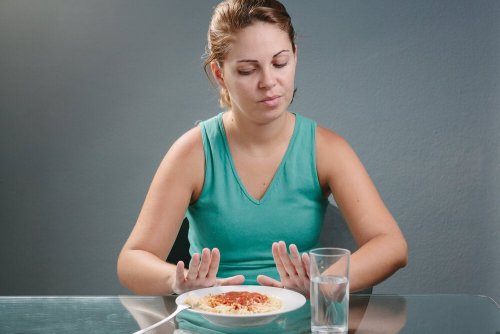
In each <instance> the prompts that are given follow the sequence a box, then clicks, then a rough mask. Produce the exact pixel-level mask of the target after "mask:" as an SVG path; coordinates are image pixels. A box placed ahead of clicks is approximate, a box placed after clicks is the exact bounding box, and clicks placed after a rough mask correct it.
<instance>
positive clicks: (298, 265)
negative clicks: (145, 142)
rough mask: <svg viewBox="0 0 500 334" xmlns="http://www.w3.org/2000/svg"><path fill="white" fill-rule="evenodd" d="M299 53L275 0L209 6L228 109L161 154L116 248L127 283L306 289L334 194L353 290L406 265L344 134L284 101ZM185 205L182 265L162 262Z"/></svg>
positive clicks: (162, 287) (401, 242) (142, 290)
mask: <svg viewBox="0 0 500 334" xmlns="http://www.w3.org/2000/svg"><path fill="white" fill-rule="evenodd" d="M296 63H297V47H296V45H295V33H294V29H293V26H292V24H291V20H290V17H289V15H288V13H287V12H286V9H285V8H284V7H283V5H282V4H281V3H279V2H278V1H276V0H262V1H259V0H252V1H248V0H227V1H223V2H222V3H220V4H219V5H218V6H217V7H216V8H215V10H214V14H213V16H212V20H211V23H210V26H209V31H208V47H207V57H206V60H205V68H206V69H207V68H210V72H211V74H212V75H213V78H214V79H215V80H216V82H217V84H218V85H219V87H220V101H221V105H222V106H223V107H224V108H226V109H227V110H226V111H225V112H221V113H220V114H219V115H217V116H215V117H213V118H211V119H209V120H207V121H204V122H202V123H201V124H199V126H197V127H195V128H193V129H191V130H189V131H188V132H187V133H185V134H184V135H183V136H181V137H180V138H179V139H178V140H177V141H176V142H175V143H174V144H173V145H172V147H171V148H170V150H169V151H168V153H167V154H166V156H165V158H164V160H163V161H162V163H161V164H160V166H159V168H158V171H157V173H156V175H155V177H154V179H153V182H152V184H151V187H150V190H149V192H148V194H147V197H146V200H145V202H144V206H143V208H142V210H141V213H140V215H139V217H138V220H137V223H136V226H135V227H134V229H133V231H132V233H131V235H130V237H129V239H128V240H127V242H126V244H125V245H124V247H123V250H122V252H121V253H120V256H119V259H118V275H119V278H120V280H121V282H122V284H123V285H124V286H126V287H127V288H129V289H131V290H132V291H134V292H136V293H138V294H154V295H164V294H169V293H183V292H185V291H189V290H192V289H197V288H202V287H209V286H214V285H232V284H244V283H245V284H256V283H257V282H258V283H259V284H262V285H268V286H273V287H285V288H288V289H294V290H297V291H300V292H302V293H303V294H304V295H306V296H307V295H309V276H308V265H309V257H308V255H307V251H308V250H310V249H311V248H313V247H317V246H318V240H319V233H320V229H321V226H322V222H323V218H324V214H325V209H326V206H327V203H328V201H327V198H328V196H329V195H330V194H332V195H333V197H334V198H335V200H336V202H337V204H338V205H339V208H340V209H341V211H342V213H343V215H344V217H345V218H346V221H347V223H348V225H349V229H350V230H351V232H352V234H353V236H354V239H355V240H356V242H357V244H358V245H359V249H358V250H357V251H356V252H355V253H353V255H352V258H351V270H350V288H351V291H356V290H361V289H364V288H367V287H371V286H373V285H374V284H376V283H378V282H380V281H382V280H384V279H386V278H387V277H389V276H390V275H391V274H392V273H394V272H395V271H396V270H397V269H399V268H400V267H402V266H404V265H406V261H407V245H406V242H405V239H404V237H403V236H402V234H401V232H400V230H399V228H398V226H397V223H396V222H395V220H394V218H393V217H392V215H391V214H390V212H389V211H388V209H387V208H386V206H385V205H384V203H383V201H382V199H381V198H380V196H379V194H378V192H377V190H376V189H375V187H374V185H373V183H372V181H371V180H370V178H369V176H368V174H367V172H366V171H365V169H364V167H363V165H362V164H361V162H360V160H359V159H358V157H357V156H356V154H355V153H354V151H353V150H352V148H351V147H350V146H349V144H348V143H347V142H346V141H345V140H344V139H343V138H341V137H340V136H339V135H338V134H336V133H334V132H332V131H330V130H328V129H325V128H322V127H320V126H318V125H316V123H315V122H314V121H312V120H310V119H308V118H305V117H303V116H301V115H300V114H294V113H291V112H289V111H288V107H289V105H290V104H291V102H292V100H293V97H294V91H295V88H294V77H295V67H296ZM185 216H186V217H187V218H188V220H189V222H190V224H189V226H190V228H189V240H190V244H191V248H190V253H191V255H192V260H191V263H190V264H189V268H186V264H184V263H183V262H182V261H180V262H179V263H177V264H176V265H175V264H170V263H166V262H165V258H166V257H167V255H168V254H169V252H170V250H171V248H172V245H173V243H174V241H175V239H176V236H177V233H178V231H179V228H180V226H181V223H182V221H183V218H184V217H185ZM287 244H289V247H287Z"/></svg>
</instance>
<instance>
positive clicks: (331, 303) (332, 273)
mask: <svg viewBox="0 0 500 334" xmlns="http://www.w3.org/2000/svg"><path fill="white" fill-rule="evenodd" d="M350 256H351V252H350V251H349V250H347V249H343V248H316V249H312V250H311V251H310V252H309V257H310V259H311V263H310V278H311V331H312V332H313V333H347V331H348V324H349V261H350Z"/></svg>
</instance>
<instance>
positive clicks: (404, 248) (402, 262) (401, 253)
mask: <svg viewBox="0 0 500 334" xmlns="http://www.w3.org/2000/svg"><path fill="white" fill-rule="evenodd" d="M396 254H397V258H396V270H397V269H401V268H404V267H406V266H407V265H408V243H407V242H406V240H405V238H404V237H403V236H401V240H400V242H399V245H398V248H397V251H396Z"/></svg>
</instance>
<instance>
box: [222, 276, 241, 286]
mask: <svg viewBox="0 0 500 334" xmlns="http://www.w3.org/2000/svg"><path fill="white" fill-rule="evenodd" d="M243 282H245V276H243V275H236V276H231V277H227V278H221V279H218V280H217V283H216V285H241V284H243Z"/></svg>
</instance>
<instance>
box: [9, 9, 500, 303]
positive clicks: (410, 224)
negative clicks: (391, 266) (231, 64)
mask: <svg viewBox="0 0 500 334" xmlns="http://www.w3.org/2000/svg"><path fill="white" fill-rule="evenodd" d="M285 3H286V4H287V6H288V9H289V11H290V13H291V15H292V17H293V20H294V21H293V22H294V25H295V28H296V30H297V33H298V47H299V51H298V52H299V53H298V56H299V62H298V68H297V80H296V85H297V87H298V93H297V96H296V99H295V101H294V104H293V106H292V108H291V109H292V110H293V111H295V112H299V113H302V114H303V115H305V116H307V117H311V118H314V119H316V120H317V121H318V122H319V123H320V124H322V125H324V126H326V127H329V128H331V129H333V130H335V131H337V132H339V133H340V134H341V135H343V136H344V137H345V138H347V140H349V141H350V143H351V144H352V146H353V147H354V149H355V150H356V151H357V152H358V154H359V156H360V158H361V159H362V161H363V162H364V163H365V165H366V167H367V169H368V171H369V172H370V174H371V176H372V178H373V180H374V182H375V184H376V185H377V187H378V189H379V191H380V193H381V194H382V196H383V198H384V199H385V201H386V204H387V205H388V207H389V208H390V209H391V211H392V212H393V214H394V216H395V217H396V219H397V220H398V222H399V224H400V226H401V228H402V230H403V232H404V233H405V235H406V237H407V239H408V242H409V246H410V262H409V265H408V267H407V268H405V269H404V270H402V271H400V272H399V273H397V274H396V275H395V276H393V277H392V278H390V279H389V280H387V281H386V282H384V283H382V284H381V285H379V286H377V287H376V288H375V292H377V293H386V292H394V293H474V294H486V295H489V296H493V297H495V298H497V299H498V297H500V260H499V259H500V247H499V246H498V244H499V240H500V234H499V230H500V210H499V208H498V207H499V205H498V204H500V203H499V202H500V200H499V199H500V177H499V176H500V150H499V148H500V145H499V143H500V110H499V109H500V108H499V107H500V87H499V83H500V2H499V1H493V0H492V1H472V0H470V1H462V0H453V1H451V0H450V1H434V0H432V1H430V0H423V1H409V0H408V1H389V0H384V1H330V0H317V1H298V0H297V1H286V2H285ZM214 4H215V2H214V1H185V0H178V1H172V0H169V1H153V0H145V1H140V2H139V1H133V0H120V1H118V0H116V1H115V0H105V1H101V0H87V1H76V0H75V1H63V0H60V1H56V0H43V1H38V0H0V111H1V116H0V117H1V125H0V136H1V137H0V138H1V142H0V145H1V146H0V147H1V153H2V155H1V156H2V160H1V165H0V178H1V179H0V182H1V183H0V184H1V198H0V203H1V204H0V205H1V210H0V212H1V213H0V214H1V216H0V219H1V220H0V223H1V225H0V226H1V227H0V263H1V268H2V269H1V273H0V294H2V295H29V294H36V295H44V294H126V293H129V292H128V291H127V290H125V289H123V288H122V287H120V285H119V283H118V280H117V278H116V273H115V271H116V269H115V268H116V257H117V255H118V252H119V250H120V248H121V246H122V245H123V242H124V241H125V239H126V238H127V236H128V234H129V232H130V230H131V229H132V227H133V224H134V223H135V220H136V218H137V215H138V213H139V210H140V207H141V205H142V202H143V199H144V197H145V194H146V191H147V189H148V187H149V183H150V181H151V178H152V177H153V174H154V172H155V170H156V168H157V166H158V164H159V162H160V160H161V158H162V157H163V155H164V153H165V152H166V150H167V149H168V148H169V146H170V145H171V144H172V143H173V141H174V140H175V139H176V138H177V137H178V136H179V135H181V134H182V133H183V132H185V131H186V130H187V129H189V128H190V127H192V126H193V124H194V122H195V121H197V120H201V119H206V118H208V117H211V116H212V115H215V114H216V113H218V112H219V107H218V103H217V96H216V92H215V90H214V88H213V87H212V86H211V85H210V84H209V83H208V80H207V78H206V77H205V74H204V72H203V70H202V68H201V59H200V57H201V55H202V54H203V52H204V46H205V36H206V29H207V24H208V20H209V18H210V14H211V9H212V7H213V5H214ZM329 218H335V219H333V220H334V222H333V223H332V222H329V224H337V225H336V226H337V227H336V229H339V230H340V231H341V230H342V228H341V227H338V226H339V225H338V224H339V223H341V218H340V216H339V215H338V212H335V208H334V207H333V206H332V208H331V212H330V214H329ZM330 220H331V219H330ZM344 232H345V231H344ZM344 232H338V233H336V232H335V233H333V235H336V236H337V235H339V234H342V233H344ZM331 234H332V233H331Z"/></svg>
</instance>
